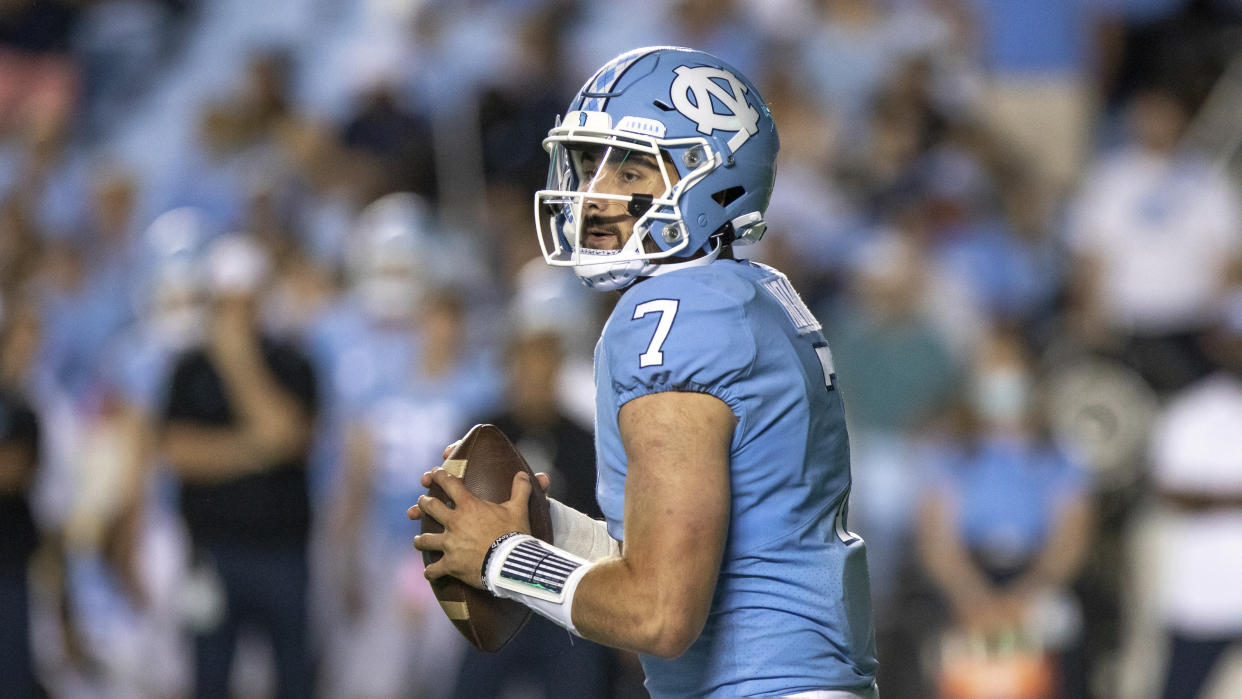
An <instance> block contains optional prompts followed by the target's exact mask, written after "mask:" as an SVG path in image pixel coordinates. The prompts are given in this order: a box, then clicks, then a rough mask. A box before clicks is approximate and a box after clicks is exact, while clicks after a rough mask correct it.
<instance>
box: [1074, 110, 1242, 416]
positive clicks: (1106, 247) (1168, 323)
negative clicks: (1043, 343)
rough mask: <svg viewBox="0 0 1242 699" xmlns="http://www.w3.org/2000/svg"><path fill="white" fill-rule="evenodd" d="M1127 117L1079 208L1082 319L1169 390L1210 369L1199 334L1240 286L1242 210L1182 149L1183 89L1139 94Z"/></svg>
mask: <svg viewBox="0 0 1242 699" xmlns="http://www.w3.org/2000/svg"><path fill="white" fill-rule="evenodd" d="M1127 115H1128V117H1129V130H1128V138H1127V140H1126V141H1125V142H1124V144H1123V145H1122V146H1121V147H1120V148H1119V149H1118V150H1116V151H1114V152H1112V153H1109V154H1107V155H1105V156H1103V157H1102V159H1101V161H1100V162H1098V163H1097V164H1096V165H1095V166H1094V167H1093V168H1092V169H1091V170H1089V171H1088V172H1087V175H1086V177H1085V178H1084V180H1083V187H1082V190H1081V191H1080V193H1079V195H1078V198H1077V200H1076V201H1075V202H1074V214H1073V217H1072V218H1071V221H1070V225H1069V235H1070V237H1069V241H1068V243H1069V246H1070V249H1071V250H1072V252H1073V254H1074V264H1075V267H1074V271H1075V275H1076V276H1075V279H1074V286H1073V287H1072V291H1073V293H1074V297H1073V300H1074V303H1075V305H1074V307H1073V309H1072V310H1073V312H1074V313H1075V315H1074V316H1073V322H1074V324H1075V329H1076V331H1077V332H1078V333H1079V334H1080V335H1082V336H1085V340H1086V343H1087V344H1088V345H1090V346H1093V347H1098V348H1100V349H1101V350H1103V351H1106V352H1108V351H1111V352H1114V353H1116V354H1119V355H1120V356H1122V357H1124V358H1125V359H1126V361H1127V362H1128V363H1129V364H1131V365H1133V366H1134V367H1135V368H1137V369H1138V370H1139V372H1140V373H1141V374H1142V375H1143V377H1144V378H1145V379H1146V380H1147V381H1148V382H1150V383H1151V384H1152V386H1153V387H1154V388H1155V389H1156V390H1157V391H1159V392H1161V393H1163V394H1168V393H1169V392H1171V391H1176V390H1178V389H1180V388H1183V387H1185V386H1186V385H1187V384H1188V383H1190V382H1191V381H1193V380H1195V379H1197V378H1200V377H1202V376H1203V375H1204V374H1205V373H1207V372H1208V371H1210V369H1211V362H1210V361H1209V360H1208V359H1207V358H1206V357H1205V356H1204V355H1203V351H1202V349H1201V348H1200V346H1199V336H1200V335H1201V334H1202V333H1203V331H1204V330H1205V329H1206V328H1207V326H1208V324H1210V323H1211V321H1212V313H1213V310H1214V306H1215V300H1216V299H1219V298H1220V297H1221V296H1222V295H1223V294H1224V293H1225V291H1226V290H1227V288H1228V286H1229V284H1230V283H1231V281H1232V280H1233V279H1235V278H1236V274H1237V272H1238V269H1239V260H1242V235H1239V230H1242V209H1240V208H1239V202H1240V200H1239V196H1238V189H1237V185H1236V184H1235V183H1234V182H1232V181H1231V180H1230V179H1229V178H1228V176H1227V175H1226V174H1225V173H1224V172H1222V171H1221V170H1220V169H1219V168H1218V167H1217V166H1216V165H1215V164H1213V163H1212V162H1210V161H1209V160H1208V159H1207V157H1206V156H1205V155H1204V154H1201V153H1197V152H1195V151H1194V150H1192V149H1189V148H1186V147H1184V145H1183V141H1182V137H1183V134H1184V133H1185V130H1186V124H1187V120H1188V118H1189V114H1188V111H1187V107H1186V104H1185V102H1184V100H1183V99H1182V98H1180V97H1179V96H1178V95H1177V94H1176V93H1175V92H1173V91H1172V90H1171V89H1167V88H1156V89H1149V90H1145V91H1143V92H1140V93H1138V94H1137V95H1136V96H1135V97H1134V98H1133V100H1132V102H1131V103H1130V105H1129V111H1128V114H1127Z"/></svg>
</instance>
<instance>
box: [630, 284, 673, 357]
mask: <svg viewBox="0 0 1242 699" xmlns="http://www.w3.org/2000/svg"><path fill="white" fill-rule="evenodd" d="M648 313H659V314H660V320H659V322H658V323H656V330H655V335H653V336H652V337H651V344H649V345H647V351H646V352H643V353H642V354H640V355H638V367H639V368H640V369H645V368H647V367H649V366H661V365H663V364H664V353H663V352H661V351H660V348H661V347H663V346H664V341H665V340H667V339H668V331H669V330H672V329H673V318H675V317H676V316H677V299H655V300H654V301H647V302H644V303H640V304H638V305H637V306H635V307H634V317H633V318H631V320H638V319H639V318H642V317H643V316H645V315H647V314H648Z"/></svg>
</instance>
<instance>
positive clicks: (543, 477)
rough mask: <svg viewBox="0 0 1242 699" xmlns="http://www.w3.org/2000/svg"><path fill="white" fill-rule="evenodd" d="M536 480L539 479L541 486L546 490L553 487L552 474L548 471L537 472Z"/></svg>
mask: <svg viewBox="0 0 1242 699" xmlns="http://www.w3.org/2000/svg"><path fill="white" fill-rule="evenodd" d="M535 480H537V481H539V487H540V488H543V489H544V490H547V489H548V488H551V487H552V476H549V475H548V474H546V473H536V474H535Z"/></svg>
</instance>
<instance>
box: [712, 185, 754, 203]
mask: <svg viewBox="0 0 1242 699" xmlns="http://www.w3.org/2000/svg"><path fill="white" fill-rule="evenodd" d="M744 194H746V188H745V187H742V186H740V185H735V186H733V187H729V188H728V189H722V190H720V191H719V192H716V193H715V194H713V195H712V199H713V200H715V202H716V203H717V204H719V205H720V206H721V207H723V208H727V207H728V206H729V205H730V204H732V203H733V202H735V201H737V200H738V199H741V198H742V195H744Z"/></svg>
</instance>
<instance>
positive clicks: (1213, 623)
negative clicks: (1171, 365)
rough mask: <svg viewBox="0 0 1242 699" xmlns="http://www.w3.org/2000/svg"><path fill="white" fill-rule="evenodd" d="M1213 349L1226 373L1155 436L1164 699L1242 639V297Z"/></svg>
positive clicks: (1178, 698)
mask: <svg viewBox="0 0 1242 699" xmlns="http://www.w3.org/2000/svg"><path fill="white" fill-rule="evenodd" d="M1210 347H1211V356H1212V358H1213V359H1215V360H1216V361H1217V362H1218V363H1219V369H1218V370H1216V371H1214V372H1213V373H1211V374H1210V375H1209V376H1207V377H1205V378H1203V379H1201V380H1199V381H1197V382H1195V383H1194V384H1192V385H1191V386H1189V387H1187V388H1186V389H1184V390H1183V391H1181V392H1179V393H1177V394H1176V395H1174V396H1173V397H1172V398H1171V399H1170V401H1169V403H1168V405H1167V407H1166V408H1165V410H1164V412H1163V414H1161V415H1160V417H1159V419H1158V421H1157V424H1156V426H1155V428H1154V430H1153V433H1152V443H1151V459H1152V468H1153V477H1154V480H1155V486H1156V490H1157V493H1158V495H1159V496H1160V503H1161V504H1162V505H1163V508H1164V510H1165V511H1166V513H1167V515H1168V519H1167V524H1166V526H1167V530H1166V532H1165V534H1166V537H1165V543H1164V545H1163V547H1162V548H1161V549H1160V551H1159V558H1158V559H1157V560H1158V563H1157V566H1158V569H1157V574H1158V580H1159V590H1160V597H1159V600H1160V604H1159V608H1160V621H1161V623H1162V624H1163V626H1164V628H1165V632H1166V635H1167V638H1168V643H1169V658H1168V662H1167V665H1166V667H1167V669H1166V670H1165V683H1164V692H1163V695H1162V696H1164V697H1165V699H1194V698H1195V697H1199V696H1201V692H1202V690H1203V689H1204V688H1205V687H1206V686H1207V683H1208V680H1209V679H1210V678H1211V676H1212V672H1213V669H1214V668H1215V667H1216V666H1217V665H1219V664H1220V663H1219V660H1220V659H1221V657H1222V656H1223V655H1224V654H1225V651H1227V650H1228V649H1229V648H1230V647H1231V646H1236V645H1238V644H1239V642H1242V441H1240V440H1242V433H1239V431H1238V429H1237V426H1238V425H1239V424H1242V296H1239V298H1238V299H1237V300H1235V301H1234V302H1233V303H1232V304H1231V307H1230V308H1229V309H1228V313H1227V314H1226V317H1225V319H1224V321H1223V322H1222V323H1221V324H1220V326H1219V327H1218V328H1217V329H1216V331H1215V332H1214V333H1212V335H1211V344H1210Z"/></svg>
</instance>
